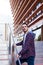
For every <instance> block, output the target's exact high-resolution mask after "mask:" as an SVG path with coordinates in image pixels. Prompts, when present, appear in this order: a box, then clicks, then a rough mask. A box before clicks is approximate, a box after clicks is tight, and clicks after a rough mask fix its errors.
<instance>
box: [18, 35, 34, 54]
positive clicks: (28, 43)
mask: <svg viewBox="0 0 43 65" xmlns="http://www.w3.org/2000/svg"><path fill="white" fill-rule="evenodd" d="M32 40H33V37H32V35H29V36H28V39H27V41H26V43H25V46H24V48H22V50H21V51H20V53H19V55H23V54H25V53H26V52H27V51H28V50H29V48H30V43H32Z"/></svg>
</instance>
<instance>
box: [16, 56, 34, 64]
mask: <svg viewBox="0 0 43 65" xmlns="http://www.w3.org/2000/svg"><path fill="white" fill-rule="evenodd" d="M34 59H35V57H34V56H30V57H28V58H27V59H21V58H20V62H21V64H22V63H24V62H27V63H28V65H34ZM16 65H19V62H18V60H17V61H16Z"/></svg>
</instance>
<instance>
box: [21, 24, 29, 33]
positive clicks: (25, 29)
mask: <svg viewBox="0 0 43 65" xmlns="http://www.w3.org/2000/svg"><path fill="white" fill-rule="evenodd" d="M22 30H23V32H24V33H25V32H27V30H28V27H27V25H26V24H23V25H22Z"/></svg>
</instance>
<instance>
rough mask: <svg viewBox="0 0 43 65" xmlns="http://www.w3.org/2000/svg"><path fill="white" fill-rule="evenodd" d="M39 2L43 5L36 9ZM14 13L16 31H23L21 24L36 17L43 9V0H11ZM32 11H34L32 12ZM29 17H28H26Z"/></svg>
mask: <svg viewBox="0 0 43 65" xmlns="http://www.w3.org/2000/svg"><path fill="white" fill-rule="evenodd" d="M38 3H42V4H41V6H40V7H39V8H38V9H36V6H37V5H38ZM10 4H11V8H12V14H13V17H14V19H13V20H14V32H15V33H16V32H17V31H18V32H19V31H20V32H21V31H22V30H21V24H22V22H23V21H24V20H26V22H28V24H29V23H30V22H29V20H30V19H31V18H32V17H34V16H35V15H36V14H37V13H38V12H39V11H43V0H10ZM32 11H34V13H33V14H32ZM26 18H27V19H26Z"/></svg>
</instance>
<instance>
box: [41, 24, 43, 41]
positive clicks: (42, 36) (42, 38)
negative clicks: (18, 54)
mask: <svg viewBox="0 0 43 65" xmlns="http://www.w3.org/2000/svg"><path fill="white" fill-rule="evenodd" d="M41 41H43V25H42V26H41Z"/></svg>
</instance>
